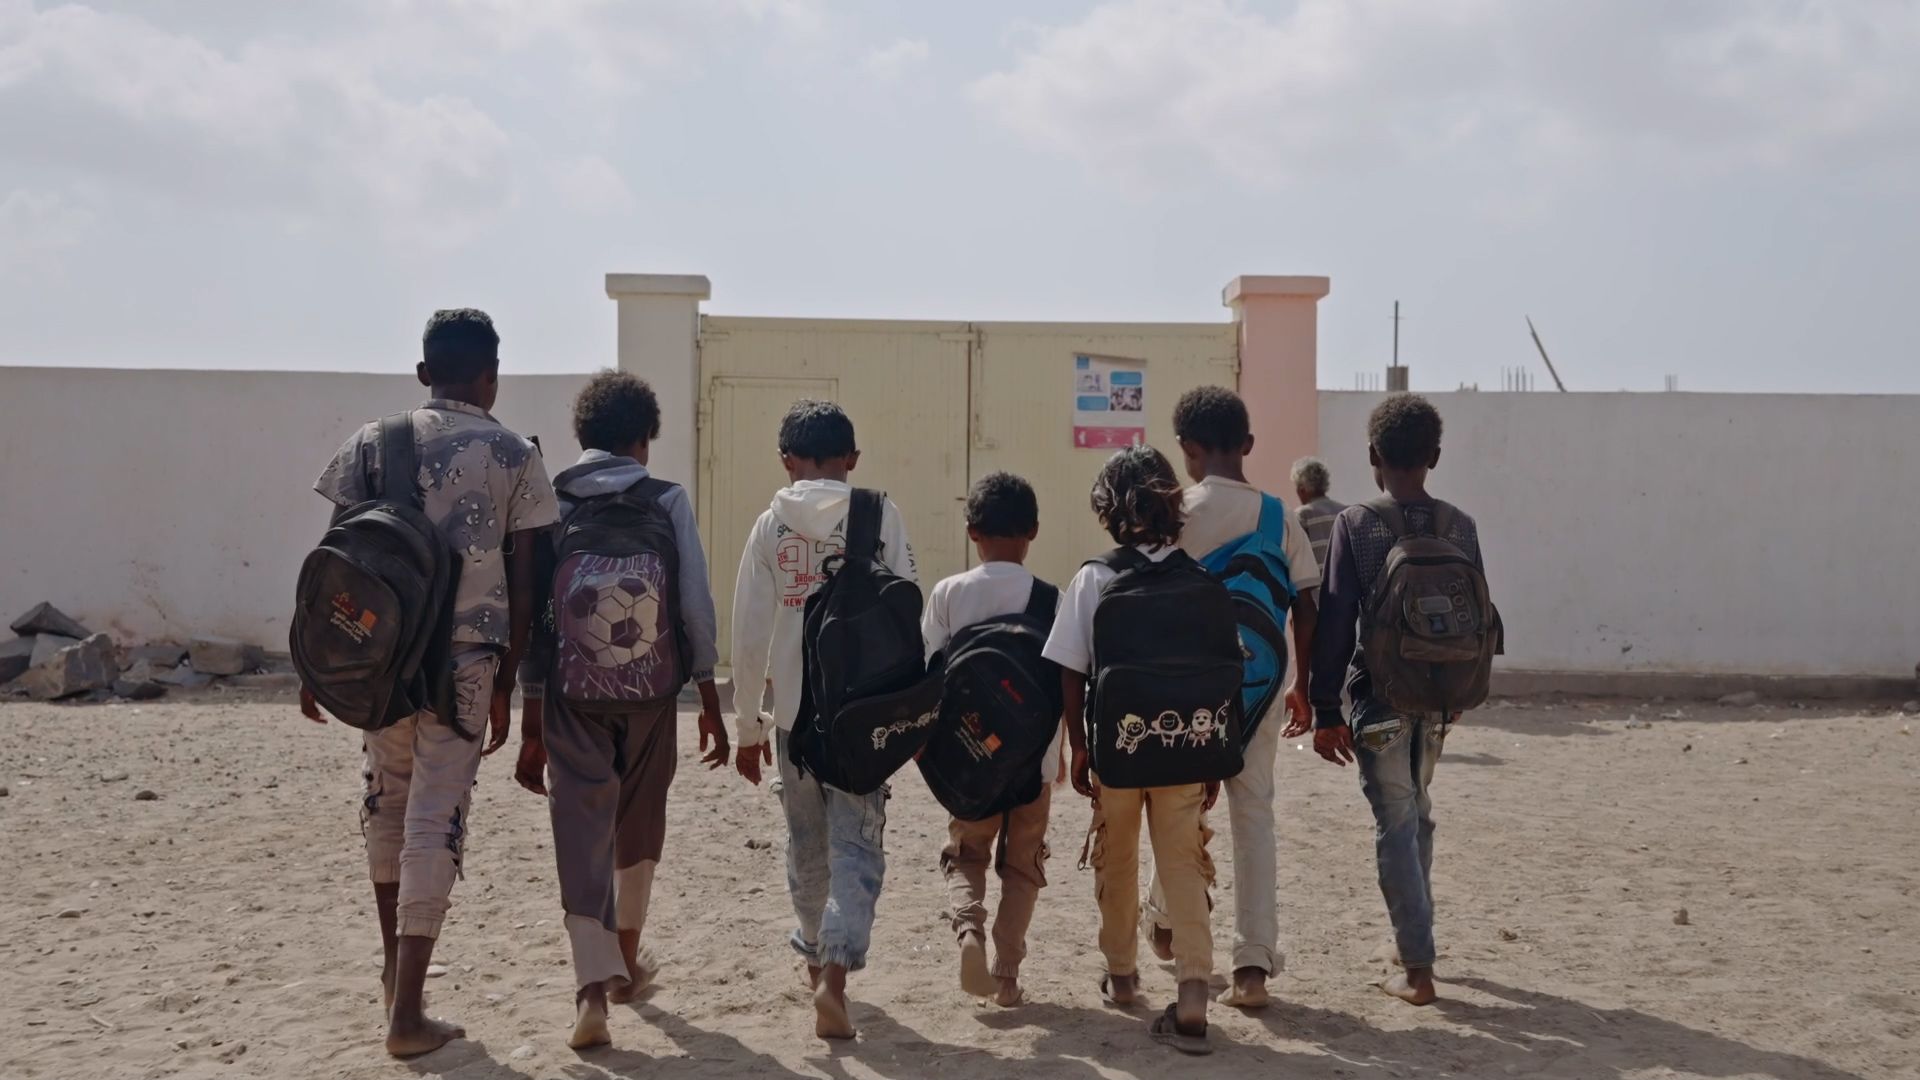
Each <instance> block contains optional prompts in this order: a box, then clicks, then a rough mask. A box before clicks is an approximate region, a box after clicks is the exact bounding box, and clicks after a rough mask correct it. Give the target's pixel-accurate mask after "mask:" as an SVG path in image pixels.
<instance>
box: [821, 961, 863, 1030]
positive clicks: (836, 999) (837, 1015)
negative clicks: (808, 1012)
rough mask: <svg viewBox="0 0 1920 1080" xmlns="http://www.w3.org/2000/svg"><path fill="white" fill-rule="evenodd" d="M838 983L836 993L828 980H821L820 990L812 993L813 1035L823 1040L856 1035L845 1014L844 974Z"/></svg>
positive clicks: (850, 1021)
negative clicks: (838, 986) (838, 987)
mask: <svg viewBox="0 0 1920 1080" xmlns="http://www.w3.org/2000/svg"><path fill="white" fill-rule="evenodd" d="M839 982H840V989H839V991H838V992H836V991H835V989H834V986H833V980H829V979H822V980H821V981H820V988H819V989H818V990H815V991H814V992H813V1014H814V1016H813V1033H814V1034H815V1035H818V1036H820V1037H821V1038H823V1039H851V1038H853V1037H854V1036H855V1034H857V1033H856V1032H855V1031H854V1030H853V1017H852V1016H851V1015H849V1014H848V1012H847V993H846V976H845V975H844V974H843V975H842V976H841V977H840V979H839Z"/></svg>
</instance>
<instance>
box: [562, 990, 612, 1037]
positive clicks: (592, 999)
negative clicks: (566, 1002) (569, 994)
mask: <svg viewBox="0 0 1920 1080" xmlns="http://www.w3.org/2000/svg"><path fill="white" fill-rule="evenodd" d="M607 997H608V995H607V984H606V983H594V984H593V985H591V986H588V987H586V988H585V989H583V990H581V991H580V997H579V999H578V1000H577V1001H576V1002H575V1003H574V1010H575V1015H574V1020H573V1034H572V1035H569V1036H567V1045H568V1046H570V1047H572V1048H573V1049H575V1050H585V1049H587V1048H588V1047H590V1046H606V1045H608V1044H610V1043H612V1042H613V1032H612V1031H609V1030H608V1029H607Z"/></svg>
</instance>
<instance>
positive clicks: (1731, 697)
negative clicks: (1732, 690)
mask: <svg viewBox="0 0 1920 1080" xmlns="http://www.w3.org/2000/svg"><path fill="white" fill-rule="evenodd" d="M1720 704H1722V705H1733V706H1739V707H1744V706H1748V705H1758V704H1760V694H1759V692H1758V691H1754V690H1742V691H1740V692H1739V693H1737V694H1728V695H1727V696H1726V697H1723V698H1721V699H1720Z"/></svg>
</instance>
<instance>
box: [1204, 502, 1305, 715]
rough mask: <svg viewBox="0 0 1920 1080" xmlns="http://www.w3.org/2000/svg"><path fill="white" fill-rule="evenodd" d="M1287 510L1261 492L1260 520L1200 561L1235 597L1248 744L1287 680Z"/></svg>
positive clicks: (1290, 587)
mask: <svg viewBox="0 0 1920 1080" xmlns="http://www.w3.org/2000/svg"><path fill="white" fill-rule="evenodd" d="M1286 535H1287V508H1286V505H1285V504H1284V503H1282V502H1281V501H1280V500H1279V499H1276V498H1274V497H1273V496H1271V495H1266V494H1262V495H1261V496H1260V524H1259V525H1258V527H1256V528H1255V529H1254V531H1252V532H1250V533H1248V534H1247V535H1245V536H1243V537H1241V538H1240V539H1238V540H1231V541H1228V542H1227V543H1224V544H1221V545H1220V546H1219V547H1217V548H1215V549H1213V551H1212V552H1210V553H1208V555H1207V557H1206V558H1204V559H1201V560H1200V565H1201V566H1203V567H1205V568H1206V569H1207V572H1208V573H1210V574H1212V575H1213V576H1214V577H1216V578H1219V579H1220V582H1221V583H1222V584H1224V585H1225V586H1226V587H1227V592H1228V593H1229V594H1230V595H1231V596H1232V597H1233V611H1234V621H1235V622H1236V623H1237V624H1238V629H1239V631H1240V654H1241V657H1242V659H1243V661H1244V664H1245V673H1244V675H1243V677H1242V680H1241V683H1240V707H1241V710H1240V717H1241V720H1240V723H1241V727H1242V736H1241V738H1242V740H1243V745H1244V743H1245V742H1251V741H1252V740H1253V733H1254V731H1255V730H1256V729H1257V728H1258V727H1259V724H1260V721H1261V720H1263V719H1265V717H1266V715H1267V710H1268V709H1270V708H1272V707H1273V704H1274V702H1275V701H1277V700H1279V698H1280V692H1281V690H1282V689H1283V688H1284V686H1285V684H1286V678H1287V612H1288V611H1289V610H1290V609H1291V606H1292V604H1293V596H1294V592H1295V590H1294V587H1293V575H1292V573H1290V572H1289V571H1288V569H1287V551H1286Z"/></svg>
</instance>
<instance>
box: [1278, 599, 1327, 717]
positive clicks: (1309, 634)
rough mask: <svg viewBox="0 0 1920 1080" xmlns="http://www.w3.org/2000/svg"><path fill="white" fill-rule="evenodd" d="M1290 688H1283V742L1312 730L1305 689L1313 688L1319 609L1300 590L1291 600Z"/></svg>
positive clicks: (1308, 696)
mask: <svg viewBox="0 0 1920 1080" xmlns="http://www.w3.org/2000/svg"><path fill="white" fill-rule="evenodd" d="M1292 610H1293V685H1292V686H1290V687H1288V688H1287V726H1286V728H1285V729H1284V730H1282V731H1281V732H1280V737H1281V738H1283V739H1297V738H1299V737H1300V736H1302V735H1305V734H1306V733H1307V731H1308V730H1309V729H1310V728H1312V727H1313V706H1312V704H1311V700H1312V698H1311V696H1310V693H1309V687H1311V686H1312V684H1313V637H1314V634H1315V632H1316V631H1318V629H1319V625H1318V624H1319V622H1320V607H1319V605H1318V604H1315V603H1314V602H1313V590H1312V589H1310V588H1309V589H1301V590H1300V591H1299V592H1297V593H1295V594H1294V596H1293V608H1292Z"/></svg>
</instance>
